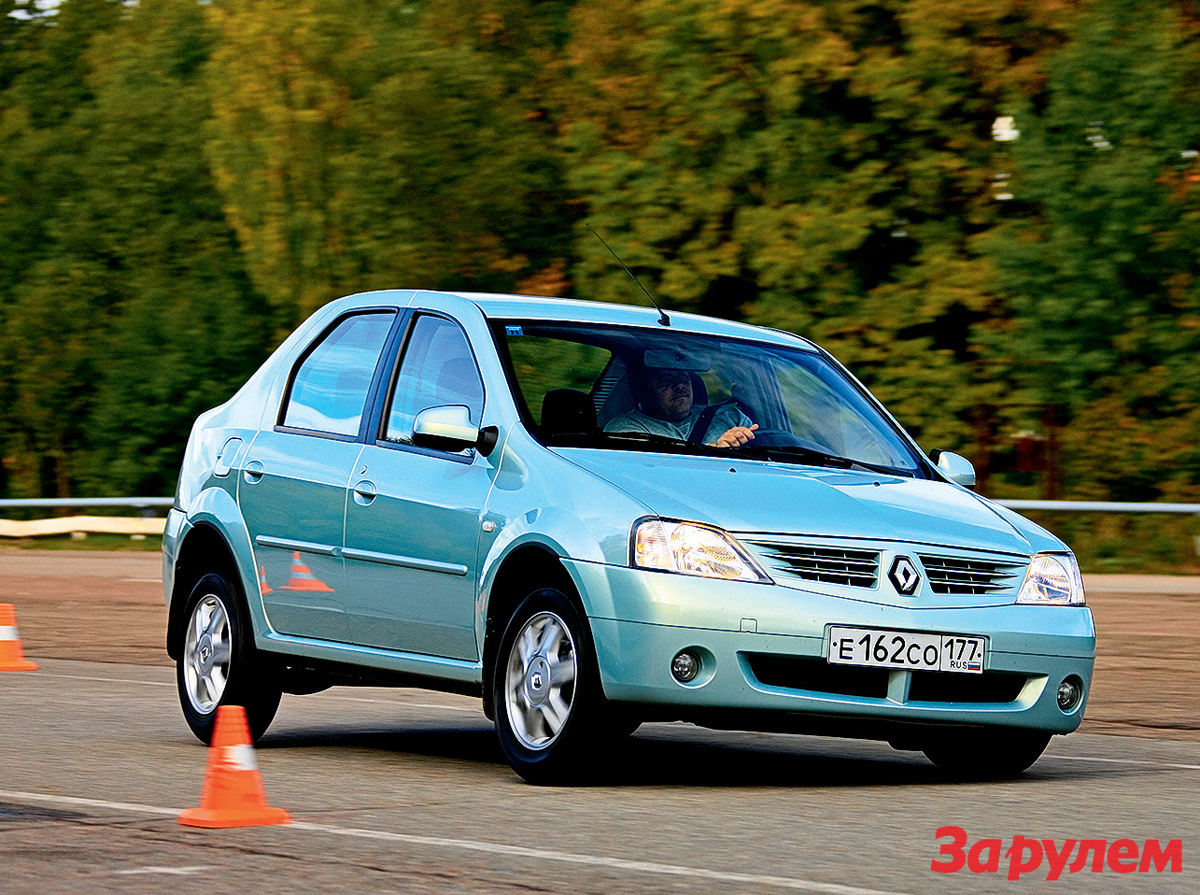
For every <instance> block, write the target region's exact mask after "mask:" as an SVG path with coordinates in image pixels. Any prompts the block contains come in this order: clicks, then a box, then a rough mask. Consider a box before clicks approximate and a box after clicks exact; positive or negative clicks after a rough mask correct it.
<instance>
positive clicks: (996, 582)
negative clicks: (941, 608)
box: [920, 554, 1025, 595]
mask: <svg viewBox="0 0 1200 895" xmlns="http://www.w3.org/2000/svg"><path fill="white" fill-rule="evenodd" d="M920 556H921V564H922V565H923V566H925V573H926V574H927V575H928V576H929V586H930V588H932V589H933V592H934V593H935V594H969V595H979V594H1002V593H1012V592H1015V591H1016V589H1017V586H1018V585H1019V584H1020V583H1021V576H1022V575H1023V574H1024V573H1025V564H1024V563H1017V562H1012V561H1008V562H1000V561H996V560H991V559H976V558H971V559H964V558H962V557H957V556H929V555H926V554H921V555H920Z"/></svg>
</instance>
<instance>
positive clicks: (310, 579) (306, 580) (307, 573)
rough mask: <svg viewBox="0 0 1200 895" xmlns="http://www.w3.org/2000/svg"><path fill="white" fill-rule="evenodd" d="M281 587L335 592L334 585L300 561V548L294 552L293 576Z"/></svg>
mask: <svg viewBox="0 0 1200 895" xmlns="http://www.w3.org/2000/svg"><path fill="white" fill-rule="evenodd" d="M279 589H280V590H307V591H325V592H329V593H332V592H333V588H332V587H330V586H329V585H328V584H326V583H325V582H324V581H322V580H321V579H320V578H318V577H317V576H316V575H314V574H313V573H312V571H311V570H310V569H309V568H308V566H306V565H305V564H304V563H302V562H300V551H299V550H297V551H296V552H295V553H293V554H292V577H291V578H289V579H288V583H287V584H285V585H283V586H282V587H280V588H279Z"/></svg>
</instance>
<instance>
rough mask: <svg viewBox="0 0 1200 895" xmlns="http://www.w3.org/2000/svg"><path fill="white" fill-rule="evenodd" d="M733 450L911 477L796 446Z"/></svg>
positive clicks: (746, 446) (891, 468)
mask: <svg viewBox="0 0 1200 895" xmlns="http://www.w3.org/2000/svg"><path fill="white" fill-rule="evenodd" d="M735 450H738V451H741V452H742V453H750V452H753V453H758V454H761V455H762V456H765V457H767V458H768V459H773V458H774V457H777V456H778V457H787V458H789V459H790V458H795V459H799V460H811V461H812V462H813V465H815V466H831V467H834V468H835V469H853V468H855V467H858V468H859V469H868V470H870V471H871V472H879V473H883V474H884V475H901V476H908V477H910V478H911V477H912V473H911V472H909V471H908V470H904V469H897V468H896V467H894V466H884V465H882V464H880V463H868V462H867V461H866V460H855V459H853V458H851V457H840V456H838V455H837V454H829V453H826V452H825V451H818V450H816V449H815V448H808V447H804V446H802V445H797V444H781V445H756V444H755V443H754V442H753V441H750V442H747V443H746V444H743V445H742V446H741V447H740V448H735Z"/></svg>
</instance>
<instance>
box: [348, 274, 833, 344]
mask: <svg viewBox="0 0 1200 895" xmlns="http://www.w3.org/2000/svg"><path fill="white" fill-rule="evenodd" d="M400 291H401V290H388V291H385V292H364V293H360V294H358V295H356V296H351V297H350V298H352V299H357V300H358V302H367V301H373V302H378V301H380V300H381V299H385V298H386V297H388V296H392V295H396V294H397V293H398V292H400ZM403 292H404V293H405V294H406V295H411V296H412V300H411V305H410V306H412V307H416V306H419V305H420V303H421V296H422V295H441V296H453V297H456V298H460V299H462V300H464V301H468V302H470V303H472V304H473V305H475V306H476V307H478V308H479V309H480V310H481V311H482V312H483V314H484V316H485V317H487V318H489V319H495V320H539V321H566V322H572V323H611V324H616V325H620V326H642V327H654V328H656V329H657V328H661V329H663V330H668V331H669V330H670V329H674V330H678V331H680V332H691V333H704V334H707V335H716V336H728V337H731V338H742V339H754V340H757V341H767V342H774V343H777V344H781V345H788V346H791V347H803V348H808V349H810V350H812V349H813V348H814V347H815V346H814V345H813V343H812V342H810V341H809V340H808V339H805V338H803V337H802V336H797V335H795V334H794V333H790V332H785V331H784V330H776V329H767V328H764V327H760V326H753V325H751V324H746V323H735V322H733V321H730V320H721V319H719V318H716V317H706V316H703V315H701V314H690V313H687V312H684V311H673V310H671V309H670V308H664V310H665V311H666V313H667V315H668V316H669V318H670V325H669V327H667V326H663V325H662V324H661V323H660V318H659V312H658V310H656V309H655V308H651V307H649V306H645V305H620V304H610V303H607V302H598V301H583V300H579V299H570V298H551V297H548V296H539V295H514V294H501V293H491V292H458V291H450V290H435V289H422V290H417V291H416V293H415V294H414V293H413V292H412V291H410V290H403ZM405 303H406V304H408V302H405Z"/></svg>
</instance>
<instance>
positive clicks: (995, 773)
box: [923, 728, 1050, 780]
mask: <svg viewBox="0 0 1200 895" xmlns="http://www.w3.org/2000/svg"><path fill="white" fill-rule="evenodd" d="M1049 743H1050V734H1048V733H1045V732H1044V731H1040V730H1018V729H1003V728H993V729H988V730H982V729H972V730H962V731H954V732H947V733H946V734H944V735H943V736H941V737H940V738H939V739H938V740H937V741H936V742H934V743H931V744H929V745H927V746H926V747H925V749H924V750H923V751H924V752H925V757H926V758H928V759H929V760H930V761H932V762H933V763H934V764H935V765H937V766H938V767H939V768H940V769H941V770H943V771H945V772H946V773H947V774H948V775H950V776H951V777H954V778H957V779H963V780H1002V779H1004V778H1006V777H1016V776H1017V775H1019V774H1021V773H1023V772H1025V771H1026V770H1028V769H1029V768H1030V767H1031V766H1032V765H1033V763H1034V762H1035V761H1037V760H1038V758H1040V757H1041V755H1042V753H1043V752H1044V751H1045V750H1046V746H1047V745H1048V744H1049Z"/></svg>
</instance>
